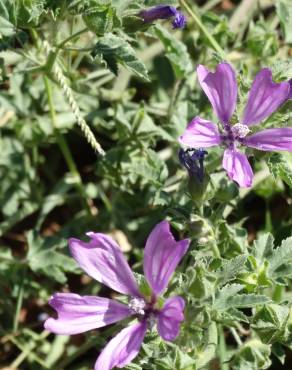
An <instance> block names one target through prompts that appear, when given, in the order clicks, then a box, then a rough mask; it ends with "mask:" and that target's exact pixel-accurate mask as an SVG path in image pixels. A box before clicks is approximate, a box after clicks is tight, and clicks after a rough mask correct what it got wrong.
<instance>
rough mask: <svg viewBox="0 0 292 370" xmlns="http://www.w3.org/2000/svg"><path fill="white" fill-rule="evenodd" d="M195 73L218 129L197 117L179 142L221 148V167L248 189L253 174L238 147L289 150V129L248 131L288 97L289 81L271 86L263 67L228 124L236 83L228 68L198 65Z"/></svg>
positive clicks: (291, 136) (291, 131)
mask: <svg viewBox="0 0 292 370" xmlns="http://www.w3.org/2000/svg"><path fill="white" fill-rule="evenodd" d="M197 74H198V79H199V83H200V85H201V87H202V89H203V90H204V92H205V94H206V95H207V97H208V98H209V101H210V103H211V105H212V107H213V110H214V112H215V114H216V115H217V117H218V119H219V122H220V123H221V127H220V130H219V129H218V127H217V125H216V124H215V123H213V122H211V121H208V120H205V119H203V118H201V117H198V116H197V117H195V118H194V119H193V120H192V121H191V122H190V123H189V124H188V126H187V128H186V130H185V132H184V133H183V135H182V136H180V138H179V141H180V143H181V144H183V145H186V146H187V147H191V148H202V147H204V148H207V147H211V146H217V145H221V146H224V147H225V151H224V155H223V168H224V169H225V170H226V171H227V173H228V175H229V177H230V178H231V179H232V180H234V181H236V182H237V183H238V184H239V186H242V187H250V186H251V185H252V180H253V171H252V168H251V166H250V164H249V161H248V159H247V156H246V155H245V154H244V153H243V152H241V151H240V150H239V147H240V146H246V147H250V148H255V149H258V150H264V151H279V150H287V151H292V128H291V127H283V128H269V129H265V130H262V131H258V132H256V133H253V134H252V130H251V128H252V126H253V125H256V124H258V123H260V122H261V121H263V120H265V119H266V118H267V117H269V116H270V115H271V114H272V113H274V112H275V111H276V110H277V109H278V108H279V107H280V106H281V104H283V103H284V102H285V101H286V100H287V99H289V98H291V97H292V96H291V89H292V87H291V82H290V83H289V82H281V83H275V82H273V79H272V72H271V70H270V69H268V68H263V69H262V70H261V71H260V72H259V73H258V74H257V75H256V77H255V79H254V81H253V83H252V86H251V89H250V92H249V95H248V99H247V104H246V107H245V109H244V112H243V115H242V117H241V119H240V120H239V122H238V123H235V124H232V123H231V117H232V115H233V113H234V111H235V108H236V102H237V82H236V76H235V72H234V70H233V68H232V67H231V65H230V64H228V63H220V64H218V65H217V68H216V71H215V72H210V71H209V70H208V69H207V68H206V67H204V66H203V65H199V66H198V68H197Z"/></svg>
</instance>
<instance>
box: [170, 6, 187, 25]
mask: <svg viewBox="0 0 292 370" xmlns="http://www.w3.org/2000/svg"><path fill="white" fill-rule="evenodd" d="M171 23H172V27H173V28H174V29H176V28H184V27H185V25H186V23H187V17H186V16H185V15H184V14H182V13H181V12H179V11H178V10H177V11H176V14H175V17H174V20H173V21H172V22H171Z"/></svg>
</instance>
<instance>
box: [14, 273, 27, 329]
mask: <svg viewBox="0 0 292 370" xmlns="http://www.w3.org/2000/svg"><path fill="white" fill-rule="evenodd" d="M22 275H23V276H22V279H21V281H20V284H19V288H18V296H17V303H16V309H15V315H14V320H13V332H16V331H17V330H18V322H19V314H20V310H21V307H22V302H23V294H24V284H25V272H24V271H23V274H22Z"/></svg>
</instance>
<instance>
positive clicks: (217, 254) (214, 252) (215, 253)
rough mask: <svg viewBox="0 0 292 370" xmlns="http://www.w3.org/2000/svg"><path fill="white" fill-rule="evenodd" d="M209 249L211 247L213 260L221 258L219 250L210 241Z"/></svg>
mask: <svg viewBox="0 0 292 370" xmlns="http://www.w3.org/2000/svg"><path fill="white" fill-rule="evenodd" d="M211 247H212V252H213V254H214V257H215V258H221V254H220V251H219V248H218V247H217V245H216V243H215V242H214V241H212V244H211Z"/></svg>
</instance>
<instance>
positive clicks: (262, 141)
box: [243, 127, 292, 152]
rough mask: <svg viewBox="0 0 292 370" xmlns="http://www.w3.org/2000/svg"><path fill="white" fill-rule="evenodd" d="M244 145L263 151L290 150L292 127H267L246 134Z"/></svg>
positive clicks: (291, 145)
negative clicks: (251, 133)
mask: <svg viewBox="0 0 292 370" xmlns="http://www.w3.org/2000/svg"><path fill="white" fill-rule="evenodd" d="M243 143H244V145H246V146H249V147H251V148H256V149H259V150H265V151H274V150H275V151H278V150H287V151H289V152H291V151H292V127H282V128H269V129H267V130H263V131H259V132H257V133H256V134H253V135H250V136H247V137H246V138H245V139H244V142H243Z"/></svg>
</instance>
